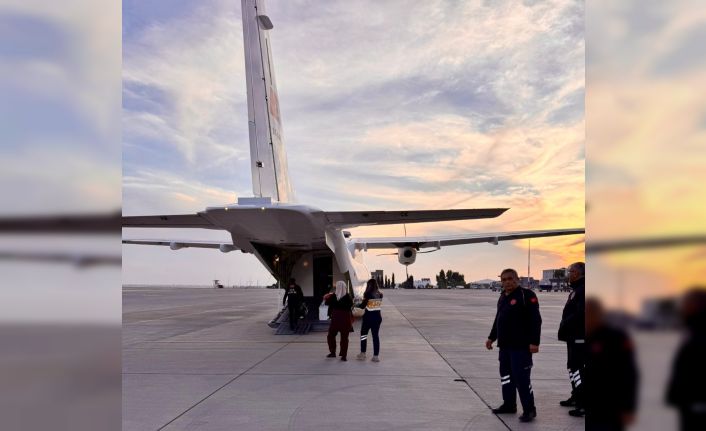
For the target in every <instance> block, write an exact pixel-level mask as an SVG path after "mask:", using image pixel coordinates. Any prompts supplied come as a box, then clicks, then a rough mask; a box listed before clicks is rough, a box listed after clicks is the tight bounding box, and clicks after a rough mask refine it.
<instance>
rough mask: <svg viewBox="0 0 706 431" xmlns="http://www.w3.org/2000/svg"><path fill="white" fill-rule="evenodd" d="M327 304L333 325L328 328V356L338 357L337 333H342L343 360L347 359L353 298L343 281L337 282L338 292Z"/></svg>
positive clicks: (330, 297) (327, 300) (351, 325)
mask: <svg viewBox="0 0 706 431" xmlns="http://www.w3.org/2000/svg"><path fill="white" fill-rule="evenodd" d="M326 305H328V306H329V310H330V312H331V325H330V326H329V328H328V336H327V337H326V340H327V341H328V350H329V352H330V353H329V354H328V356H326V357H327V358H335V357H336V334H337V333H338V332H340V333H341V360H342V361H346V360H347V359H346V355H347V354H348V334H349V333H350V332H351V331H352V330H353V324H352V323H351V307H353V299H352V298H351V296H350V295H349V294H348V288H347V287H346V283H345V282H343V281H337V282H336V293H335V294H333V295H331V296H329V297H328V299H326Z"/></svg>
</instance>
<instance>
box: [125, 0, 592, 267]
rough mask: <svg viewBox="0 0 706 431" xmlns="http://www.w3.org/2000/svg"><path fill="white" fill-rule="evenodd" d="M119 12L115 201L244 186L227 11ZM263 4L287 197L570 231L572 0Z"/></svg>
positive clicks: (232, 23) (579, 127)
mask: <svg viewBox="0 0 706 431" xmlns="http://www.w3.org/2000/svg"><path fill="white" fill-rule="evenodd" d="M124 7H125V8H126V9H127V11H126V13H127V16H128V17H129V19H128V23H127V27H126V30H125V31H126V35H125V36H124V43H125V45H124V65H125V66H124V67H125V69H124V84H125V85H124V89H125V90H124V98H125V105H124V108H125V111H124V131H125V147H124V148H125V155H124V160H125V172H126V173H127V174H128V176H127V177H126V181H125V184H126V186H125V195H124V196H125V204H126V208H128V207H129V208H130V210H131V211H134V213H139V212H140V210H141V209H142V210H143V211H146V210H149V212H153V211H154V210H156V209H157V208H156V207H157V206H158V204H164V203H165V200H169V202H168V203H166V208H172V209H173V208H176V207H179V208H182V209H187V208H195V209H202V208H196V206H197V205H201V204H203V205H204V206H206V205H214V204H221V203H225V202H231V201H232V200H233V199H232V198H231V197H232V196H233V195H234V194H239V195H240V194H241V193H245V194H249V190H250V188H251V184H250V167H249V155H248V145H247V142H248V136H247V128H246V126H247V122H246V118H247V115H246V105H245V91H244V90H245V87H244V73H243V60H242V58H243V52H242V36H241V34H242V32H241V24H240V17H239V13H238V12H239V11H238V10H237V9H234V8H233V7H232V4H230V3H226V2H212V3H209V4H208V5H206V6H203V7H196V8H194V7H190V6H184V8H185V9H184V10H182V9H181V7H182V5H181V4H180V5H177V6H176V7H175V8H176V9H177V10H175V11H172V12H168V13H166V12H165V13H162V12H159V11H157V12H155V11H152V10H151V9H152V6H143V5H142V3H140V2H133V3H127V4H126V5H125V6H124ZM145 8H146V9H145ZM267 14H268V15H269V16H270V18H271V19H272V21H273V23H274V26H275V27H274V30H273V31H272V33H271V36H272V45H273V46H272V51H273V59H274V66H275V72H276V79H277V83H278V88H279V95H280V105H281V106H280V108H281V111H282V118H283V128H284V136H285V138H284V140H285V146H286V148H287V150H288V159H289V169H290V172H291V175H292V181H293V183H294V186H295V188H296V190H297V196H298V197H299V199H300V200H301V202H303V203H306V204H309V205H314V206H318V207H320V208H323V209H327V210H352V209H415V208H419V209H421V208H449V207H453V208H462V207H482V206H493V207H497V206H499V207H511V208H512V210H511V211H509V212H508V214H507V215H504V216H503V217H501V219H497V220H492V221H477V223H470V222H469V223H456V224H444V225H439V226H433V225H425V226H416V227H415V228H414V229H415V231H417V232H420V234H421V233H425V232H444V231H447V230H449V229H461V231H471V230H473V229H485V228H487V229H493V230H496V231H502V230H514V229H517V230H519V229H528V228H548V227H556V228H559V227H575V226H581V225H583V207H584V205H583V178H584V174H583V161H584V151H583V145H584V142H583V136H584V122H583V111H582V109H581V108H582V103H581V100H582V97H583V83H584V43H583V3H582V2H578V1H560V0H557V1H552V2H537V3H532V2H521V1H501V2H493V3H480V2H455V1H429V2H421V3H418V4H415V5H414V7H410V4H409V3H408V2H401V1H391V2H372V1H369V2H364V3H360V2H356V3H351V2H326V3H324V4H322V3H320V2H316V3H314V2H311V1H305V0H297V1H291V2H269V3H268V4H267ZM204 166H207V168H204ZM191 184H196V186H194V187H190V185H191ZM211 189H212V190H217V192H216V193H209V192H208V191H207V190H211ZM228 190H232V191H233V192H235V193H231V194H229V193H228ZM174 193H179V195H175V194H174ZM160 196H171V198H164V197H160ZM175 196H179V198H175ZM209 199H216V200H217V199H220V201H213V200H211V201H209ZM224 199H226V200H225V201H224ZM163 212H164V211H163ZM385 229H387V232H388V234H389V233H390V232H397V231H398V230H400V228H399V227H394V228H391V227H387V228H385ZM377 233H381V234H384V233H385V231H384V229H383V230H380V231H379V232H377ZM546 244H547V246H546V247H545V248H546V249H547V250H549V249H551V250H554V251H555V252H557V251H556V250H558V249H561V248H563V247H564V244H563V243H561V244H559V243H552V242H551V241H548V242H546ZM520 247H521V246H520ZM541 247H542V246H541V245H540V243H539V242H538V251H539V250H540V249H541ZM515 248H516V246H512V245H509V246H507V247H505V248H503V250H504V252H507V250H514V249H515ZM464 250H466V249H465V248H464ZM522 253H523V252H522V251H520V254H522ZM557 253H559V252H557ZM493 256H495V257H497V255H493ZM429 257H430V259H431V260H430V261H431V262H438V261H439V259H442V260H443V258H441V257H439V258H437V257H431V255H429ZM437 272H438V271H437ZM484 275H487V274H484ZM476 278H484V277H483V276H481V275H480V274H479V275H478V277H476Z"/></svg>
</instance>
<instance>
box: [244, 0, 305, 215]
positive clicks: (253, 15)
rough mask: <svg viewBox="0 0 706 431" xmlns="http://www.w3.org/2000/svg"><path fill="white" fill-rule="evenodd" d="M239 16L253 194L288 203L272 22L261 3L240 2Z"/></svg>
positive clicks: (289, 191)
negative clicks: (270, 32)
mask: <svg viewBox="0 0 706 431" xmlns="http://www.w3.org/2000/svg"><path fill="white" fill-rule="evenodd" d="M242 12H243V41H244V44H245V74H246V81H247V92H248V128H249V133H250V164H251V169H252V182H253V193H254V195H255V197H270V198H272V200H273V201H277V202H292V201H294V190H293V188H292V185H291V183H290V181H289V169H288V168H287V154H286V153H285V151H284V141H283V137H282V120H281V118H280V112H279V99H278V97H277V85H276V83H275V75H274V70H273V69H274V67H273V64H272V44H271V41H270V36H269V30H271V29H272V27H273V25H272V21H271V20H270V18H269V17H268V16H267V15H265V4H264V0H242Z"/></svg>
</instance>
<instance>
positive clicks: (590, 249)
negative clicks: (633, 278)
mask: <svg viewBox="0 0 706 431" xmlns="http://www.w3.org/2000/svg"><path fill="white" fill-rule="evenodd" d="M703 244H706V234H702V235H684V236H671V237H669V236H662V237H652V238H649V237H647V238H644V237H643V238H626V239H617V240H608V241H600V240H596V241H589V242H587V243H586V254H598V253H610V252H620V251H633V250H647V249H653V248H667V247H680V246H689V245H703Z"/></svg>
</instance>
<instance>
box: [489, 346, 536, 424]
mask: <svg viewBox="0 0 706 431" xmlns="http://www.w3.org/2000/svg"><path fill="white" fill-rule="evenodd" d="M498 359H499V360H500V384H501V385H502V386H501V387H502V393H503V404H506V405H510V406H514V405H517V394H518V393H519V394H520V402H521V403H522V409H523V410H524V411H531V410H533V409H534V408H535V406H534V391H533V390H532V382H531V380H530V374H531V372H532V354H531V353H530V352H529V346H528V348H525V349H512V348H506V347H503V348H501V349H500V352H499V353H498Z"/></svg>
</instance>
